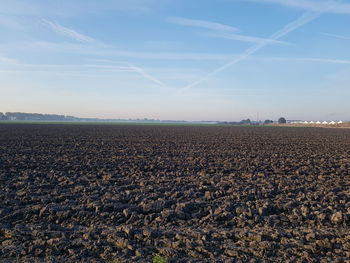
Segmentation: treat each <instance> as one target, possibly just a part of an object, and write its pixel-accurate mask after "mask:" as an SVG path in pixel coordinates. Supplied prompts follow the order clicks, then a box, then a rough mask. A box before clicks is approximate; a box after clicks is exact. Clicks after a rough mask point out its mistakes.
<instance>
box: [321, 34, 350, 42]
mask: <svg viewBox="0 0 350 263" xmlns="http://www.w3.org/2000/svg"><path fill="white" fill-rule="evenodd" d="M321 34H322V35H324V36H329V37H333V38H339V39H344V40H350V36H340V35H335V34H329V33H321Z"/></svg>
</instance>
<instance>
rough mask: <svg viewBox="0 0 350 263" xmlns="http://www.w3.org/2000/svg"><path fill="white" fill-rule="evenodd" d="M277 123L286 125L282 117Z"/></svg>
mask: <svg viewBox="0 0 350 263" xmlns="http://www.w3.org/2000/svg"><path fill="white" fill-rule="evenodd" d="M278 123H280V124H283V123H287V121H286V119H285V118H284V117H281V118H279V119H278Z"/></svg>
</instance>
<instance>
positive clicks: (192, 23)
mask: <svg viewBox="0 0 350 263" xmlns="http://www.w3.org/2000/svg"><path fill="white" fill-rule="evenodd" d="M169 21H170V22H172V23H174V24H178V25H182V26H187V27H200V28H204V29H208V30H207V31H206V32H200V33H199V35H201V36H205V37H213V38H225V39H230V40H236V41H243V42H249V43H262V42H265V41H269V42H270V44H280V45H281V44H282V45H286V44H288V43H286V42H283V41H277V40H270V39H265V38H260V37H255V36H247V35H242V34H237V32H239V29H238V28H236V27H231V26H228V25H224V24H220V23H216V22H210V21H204V20H195V19H188V18H183V17H171V18H169Z"/></svg>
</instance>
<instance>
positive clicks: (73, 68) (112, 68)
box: [0, 56, 165, 87]
mask: <svg viewBox="0 0 350 263" xmlns="http://www.w3.org/2000/svg"><path fill="white" fill-rule="evenodd" d="M101 62H102V61H101ZM104 62H108V60H106V61H104ZM125 63H126V64H128V65H127V66H118V65H113V64H80V65H79V64H77V65H74V64H25V63H21V62H18V61H16V60H14V59H10V58H7V57H3V56H0V66H1V65H5V66H6V68H5V70H2V71H6V72H22V71H24V72H28V71H33V72H91V71H92V72H97V71H106V72H135V73H137V74H139V75H140V76H142V77H143V78H145V79H146V80H149V81H151V82H153V83H155V84H157V85H159V86H162V87H165V84H164V83H163V82H161V81H160V80H158V79H157V78H156V77H154V76H152V75H151V74H149V73H148V72H147V71H146V70H145V69H143V68H141V67H139V66H134V65H131V64H130V63H127V62H123V64H125ZM0 69H1V68H0Z"/></svg>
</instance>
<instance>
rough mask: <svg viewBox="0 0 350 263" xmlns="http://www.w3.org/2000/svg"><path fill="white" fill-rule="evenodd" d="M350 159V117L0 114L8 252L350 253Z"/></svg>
mask: <svg viewBox="0 0 350 263" xmlns="http://www.w3.org/2000/svg"><path fill="white" fill-rule="evenodd" d="M349 171H350V130H348V129H320V128H308V129H304V128H273V127H263V128H249V127H161V126H159V127H157V126H74V125H19V124H17V125H7V124H3V125H0V262H14V261H15V260H16V259H17V260H18V261H19V262H113V260H119V262H151V260H152V258H153V256H154V255H155V254H157V253H159V254H161V255H164V256H166V257H168V258H169V261H170V262H345V261H346V260H349V258H350V173H349ZM115 262H117V261H115Z"/></svg>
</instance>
